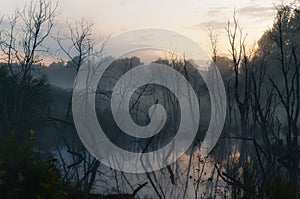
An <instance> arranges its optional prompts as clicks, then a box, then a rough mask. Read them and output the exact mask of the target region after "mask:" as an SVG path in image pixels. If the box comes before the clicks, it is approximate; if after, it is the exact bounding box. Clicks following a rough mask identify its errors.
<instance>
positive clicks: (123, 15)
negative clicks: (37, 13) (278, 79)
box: [0, 0, 294, 54]
mask: <svg viewBox="0 0 300 199" xmlns="http://www.w3.org/2000/svg"><path fill="white" fill-rule="evenodd" d="M293 1H294V0H283V1H282V0H222V1H221V0H209V1H204V0H84V1H83V0H59V6H58V12H59V15H58V16H57V22H58V23H57V24H58V29H63V27H64V26H65V24H66V21H69V22H73V21H76V20H81V19H82V18H83V17H84V19H86V20H88V21H91V22H93V23H94V24H95V25H94V34H95V35H96V37H99V38H105V37H108V36H109V35H114V34H117V33H119V32H122V31H127V30H131V29H136V28H142V27H158V28H167V29H171V30H174V31H177V32H180V33H182V34H185V35H186V36H188V37H190V38H191V39H192V40H194V41H195V42H197V43H198V44H199V45H200V46H202V47H203V48H205V49H207V50H208V49H209V42H208V36H207V33H206V31H205V27H206V26H207V24H213V26H214V27H215V28H217V29H218V32H219V40H220V41H219V49H220V50H219V51H220V53H221V54H227V53H228V50H227V49H228V48H229V46H228V44H227V43H228V42H227V40H226V34H225V33H226V32H225V27H226V26H227V22H228V20H232V15H233V12H234V9H236V10H237V17H238V20H239V24H240V25H241V27H243V30H244V31H245V32H246V33H247V34H248V36H247V44H248V46H253V44H254V43H255V41H257V40H258V39H259V38H260V36H261V35H262V34H263V32H264V31H265V30H267V29H268V28H270V27H271V26H272V22H273V18H274V16H275V13H276V11H275V8H274V5H278V4H281V3H282V2H283V3H287V4H289V3H291V2H293ZM0 2H1V7H0V13H1V14H2V15H5V14H10V13H13V11H14V10H15V8H16V7H18V8H20V9H22V7H23V6H24V2H25V1H24V0H9V1H8V0H0Z"/></svg>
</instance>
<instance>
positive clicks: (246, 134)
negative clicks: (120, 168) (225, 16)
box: [0, 0, 300, 199]
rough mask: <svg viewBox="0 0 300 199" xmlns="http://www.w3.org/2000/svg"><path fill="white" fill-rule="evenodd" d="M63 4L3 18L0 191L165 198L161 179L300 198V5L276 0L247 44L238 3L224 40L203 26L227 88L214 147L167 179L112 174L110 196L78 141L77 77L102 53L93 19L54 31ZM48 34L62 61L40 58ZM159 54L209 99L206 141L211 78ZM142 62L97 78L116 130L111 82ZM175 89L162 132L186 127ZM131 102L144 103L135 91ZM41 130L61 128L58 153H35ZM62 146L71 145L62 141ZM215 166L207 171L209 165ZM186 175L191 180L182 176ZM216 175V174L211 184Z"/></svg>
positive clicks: (140, 118) (120, 62)
mask: <svg viewBox="0 0 300 199" xmlns="http://www.w3.org/2000/svg"><path fill="white" fill-rule="evenodd" d="M57 7H58V4H55V3H53V2H50V1H49V2H48V1H42V0H40V1H37V2H34V1H33V2H31V3H29V4H28V5H27V6H26V7H25V8H24V10H17V11H16V12H15V13H11V15H8V16H4V17H3V18H2V22H1V24H0V27H1V28H0V52H1V53H0V55H1V63H0V197H1V198H102V197H104V196H102V195H109V194H115V195H114V196H111V198H113V197H116V198H118V197H119V198H120V197H121V195H118V194H122V192H123V191H122V188H120V186H121V184H122V183H125V184H128V186H129V187H130V188H131V190H132V192H130V193H129V194H127V195H126V194H123V197H124V198H134V197H139V198H146V195H143V194H139V193H140V192H139V191H140V190H143V189H146V188H148V189H149V190H153V192H154V193H155V196H154V198H166V196H165V194H166V193H165V191H164V190H163V189H162V188H161V186H162V184H164V183H165V184H166V186H168V185H172V186H173V185H177V183H178V184H179V183H180V184H181V185H182V186H181V187H180V188H179V189H178V190H180V192H179V195H178V196H176V198H184V197H187V196H186V195H187V193H186V192H187V189H188V187H189V186H191V187H192V189H193V191H194V192H193V193H192V195H193V197H194V198H218V197H219V198H233V199H235V198H236V199H238V198H245V199H253V198H266V199H282V198H287V199H297V198H300V188H299V187H300V185H299V184H300V182H299V181H300V163H299V162H300V136H299V135H300V132H299V131H300V126H299V125H300V119H299V114H300V71H299V70H300V7H299V5H297V4H293V5H278V6H277V7H275V8H276V10H277V12H276V15H275V16H274V22H273V25H272V27H271V28H269V29H268V30H266V31H265V32H264V34H263V35H262V36H261V38H260V39H259V40H258V42H257V45H256V46H255V47H253V48H252V47H249V46H247V42H246V41H247V37H246V36H247V34H246V33H245V32H244V30H243V29H242V27H241V25H240V24H239V22H238V15H237V12H236V11H235V12H234V14H233V18H232V19H229V22H228V26H227V27H225V29H224V30H225V31H226V33H227V37H226V38H219V36H218V35H219V34H218V31H219V30H218V29H214V27H213V25H212V26H210V27H209V28H208V31H207V32H208V40H209V41H210V44H211V58H212V61H213V62H214V63H215V64H216V65H217V66H218V68H219V70H220V73H221V75H222V78H223V81H224V85H225V88H226V94H227V113H226V122H225V126H224V129H223V132H222V135H221V138H220V140H219V142H218V144H217V145H216V147H215V148H214V150H213V151H212V153H211V154H210V155H209V156H208V157H199V156H197V154H195V153H194V152H195V151H194V150H191V151H192V152H191V153H190V154H189V158H188V162H189V163H188V166H187V169H186V170H184V171H182V173H178V166H177V165H176V164H174V165H171V166H168V167H167V168H164V169H162V170H161V171H159V172H161V173H160V175H163V176H164V180H165V181H163V182H162V181H159V180H157V173H154V172H152V173H147V174H145V177H146V179H147V183H148V184H147V186H146V184H145V183H146V182H141V183H134V184H131V183H132V182H130V180H127V179H126V177H125V176H126V175H125V174H123V173H122V172H121V173H118V174H117V173H116V172H115V171H110V172H111V176H113V177H111V178H113V179H115V181H116V182H115V183H116V184H114V186H115V187H110V186H108V188H107V189H109V187H110V189H109V190H107V191H106V192H105V193H98V191H97V189H96V188H95V183H96V182H97V181H99V180H97V179H98V177H99V176H101V175H104V174H103V173H102V170H101V169H102V167H101V163H100V162H99V161H98V160H97V159H96V158H95V157H93V156H92V155H91V154H89V153H88V152H87V151H86V149H85V148H84V147H83V146H82V145H80V143H79V144H78V143H76V144H74V143H75V142H74V139H77V140H78V136H77V134H76V129H75V126H74V122H73V119H72V108H71V105H72V104H71V102H72V85H73V83H74V80H75V77H76V74H77V72H78V70H79V68H80V66H81V65H82V63H84V62H85V61H86V60H87V59H88V56H89V55H90V54H91V53H95V52H94V48H93V47H94V46H95V45H96V40H95V39H94V34H93V32H92V30H93V23H91V22H89V21H86V20H82V21H78V22H74V23H70V22H68V23H67V27H68V30H67V31H66V32H64V33H61V32H54V28H53V27H54V26H55V25H56V24H55V23H56V17H57V15H58V12H57ZM49 39H52V40H53V42H55V43H56V44H57V46H58V47H59V52H60V54H61V55H63V56H64V57H66V60H61V59H58V60H55V61H54V62H53V63H51V64H50V65H49V66H44V65H43V64H42V63H43V59H44V58H45V57H47V56H51V53H49V52H51V49H49V47H48V46H45V45H46V44H47V42H46V41H47V40H49ZM221 39H222V40H227V41H228V46H229V52H230V55H229V56H227V57H226V56H221V55H220V54H219V49H218V42H219V41H220V40H221ZM104 48H105V46H104ZM97 53H99V52H97ZM100 53H101V52H100ZM153 62H155V63H161V64H165V65H168V66H170V67H173V68H175V69H176V70H177V71H179V72H180V73H181V74H183V75H184V76H185V77H186V78H187V79H188V80H189V82H190V83H191V84H192V86H193V88H194V90H195V91H196V93H197V95H198V97H199V98H200V99H202V103H200V104H201V107H200V109H202V111H204V112H205V113H207V116H204V117H203V118H201V121H200V123H201V124H202V126H201V128H202V129H200V130H199V136H197V138H196V139H195V146H196V145H197V144H200V143H199V140H201V139H203V135H202V130H205V128H206V127H207V125H208V124H209V118H210V117H209V115H210V109H209V108H208V107H209V105H210V100H209V95H208V91H207V88H206V86H205V83H204V81H203V80H202V79H201V76H199V75H197V73H196V72H195V69H194V68H193V66H192V65H191V63H190V61H189V60H185V59H183V58H175V57H168V58H161V59H158V60H153ZM140 64H142V62H141V60H140V59H139V58H138V57H129V58H120V59H117V60H115V61H114V62H113V63H112V66H111V68H110V71H108V72H107V79H105V78H104V79H103V80H102V82H100V84H102V85H106V87H105V88H107V90H105V89H104V90H99V92H98V93H97V97H98V100H99V101H98V103H99V104H100V106H99V107H100V108H98V109H97V111H98V113H101V112H102V113H103V112H104V114H105V115H107V118H104V119H102V122H103V123H105V124H106V125H107V126H108V127H107V129H108V130H109V131H114V126H115V125H114V124H112V125H111V126H110V127H109V124H110V121H112V120H113V119H111V117H112V116H111V113H110V112H109V110H108V109H109V107H110V104H109V99H110V97H111V93H110V92H109V91H108V90H109V89H110V88H111V87H112V86H113V85H114V84H115V83H116V81H117V80H118V78H120V76H121V75H122V74H124V73H125V72H126V71H128V70H129V69H131V68H133V67H135V66H137V65H140ZM102 89H103V86H102ZM160 89H162V90H163V89H164V88H156V87H148V88H147V89H142V91H143V92H146V93H148V94H149V93H151V92H155V91H156V90H158V93H160V94H157V97H158V98H159V100H158V98H157V99H151V100H149V101H147V103H148V104H144V106H145V107H148V106H149V104H153V103H157V101H162V100H165V99H166V98H165V95H164V93H166V92H165V91H164V92H160V91H159V90H160ZM170 95H171V97H169V98H168V100H167V103H166V104H164V106H165V107H166V109H167V110H168V113H169V114H170V115H171V119H170V121H169V122H170V123H169V124H170V128H166V129H164V135H165V139H166V140H168V138H169V137H171V136H172V135H173V131H175V130H176V128H177V127H178V120H176V117H177V116H178V111H179V108H180V107H177V104H176V103H177V101H176V99H175V97H174V96H172V94H170ZM135 99H136V100H137V101H138V100H140V98H139V96H138V95H137V96H136V98H135ZM132 104H134V105H136V104H139V105H140V103H132ZM174 104H176V106H175V105H174ZM140 106H141V105H140ZM140 108H141V107H137V108H136V109H133V110H132V113H131V115H132V116H133V118H134V117H136V119H135V121H136V122H137V123H147V120H148V118H147V116H145V113H141V111H140ZM146 112H147V111H146ZM173 128H174V129H173ZM45 132H46V133H47V135H49V136H50V137H52V135H53V136H54V135H55V136H57V140H56V141H57V142H58V144H57V145H55V146H54V147H53V148H54V149H53V148H52V149H51V151H47V150H39V149H40V148H39V146H40V145H39V143H38V139H37V137H38V136H40V135H41V134H43V133H45ZM66 132H67V133H66ZM169 132H171V133H170V134H169ZM49 139H50V138H49ZM123 141H124V140H122V141H121V142H123ZM119 144H121V143H119ZM62 145H63V146H64V147H65V148H66V154H63V152H62V151H61V149H60V146H62ZM124 147H125V146H124ZM195 148H196V147H195ZM192 149H194V148H193V147H192ZM53 150H55V151H56V152H55V153H53ZM66 156H67V157H68V158H66ZM66 159H69V162H67V161H66ZM193 160H196V163H195V162H194V161H193ZM208 164H209V165H210V167H211V168H212V169H211V173H206V172H203V171H204V168H205V167H206V166H207V165H208ZM179 174H180V176H184V178H183V179H184V180H183V181H180V182H179V181H178V182H177V180H176V179H178V178H179V177H178V176H176V175H179ZM192 174H193V175H192ZM204 175H206V176H210V177H209V178H205V177H204ZM120 179H122V180H123V181H122V183H121V182H119V181H120ZM209 182H213V183H210V185H209V186H208V185H207V184H208V183H209ZM221 182H222V183H221ZM102 183H103V184H105V183H106V182H102ZM118 183H120V184H118ZM142 183H144V184H142ZM202 184H205V185H206V186H205V190H204V191H203V189H200V187H201V185H202ZM141 185H143V186H141ZM145 186H146V187H145ZM170 187H171V186H170ZM170 189H172V188H170ZM127 193H128V192H127ZM149 197H150V196H149ZM149 197H148V198H149ZM172 197H174V198H175V196H172ZM106 198H109V196H106Z"/></svg>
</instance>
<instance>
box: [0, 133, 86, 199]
mask: <svg viewBox="0 0 300 199" xmlns="http://www.w3.org/2000/svg"><path fill="white" fill-rule="evenodd" d="M33 139H34V132H33V131H31V132H30V136H29V137H28V139H27V140H26V141H22V142H21V141H17V139H16V137H15V136H14V135H10V136H8V137H5V138H4V139H2V140H1V143H0V163H1V164H0V195H1V198H45V199H46V198H58V199H59V198H74V197H73V196H74V195H73V194H74V193H75V194H77V195H79V196H83V194H82V192H81V191H80V189H78V188H75V187H74V186H72V185H71V184H70V183H67V182H64V181H63V180H62V178H61V176H60V173H59V170H58V169H57V166H56V165H57V162H56V159H54V158H52V157H51V156H50V157H49V156H48V157H46V156H42V155H41V154H40V153H38V152H35V151H34V149H33V147H32V144H33V143H32V142H33Z"/></svg>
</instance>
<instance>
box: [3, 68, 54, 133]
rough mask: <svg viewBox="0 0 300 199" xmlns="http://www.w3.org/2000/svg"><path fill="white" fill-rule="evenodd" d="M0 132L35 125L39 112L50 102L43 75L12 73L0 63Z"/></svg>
mask: <svg viewBox="0 0 300 199" xmlns="http://www.w3.org/2000/svg"><path fill="white" fill-rule="evenodd" d="M0 93H1V95H0V115H1V120H0V132H1V133H2V134H3V133H5V134H9V133H11V132H15V133H17V132H28V131H29V130H30V129H32V128H36V127H37V125H38V124H39V122H37V121H38V120H40V118H41V115H45V112H46V111H47V109H48V106H49V104H50V102H51V101H50V97H49V94H48V93H49V85H48V83H47V78H46V77H44V76H42V77H39V78H34V77H33V76H31V75H27V76H26V80H21V79H20V78H19V77H18V76H13V75H11V73H10V72H9V69H8V67H7V66H6V65H5V64H0Z"/></svg>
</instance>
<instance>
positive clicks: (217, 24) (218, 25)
mask: <svg viewBox="0 0 300 199" xmlns="http://www.w3.org/2000/svg"><path fill="white" fill-rule="evenodd" d="M227 23H228V22H227V21H208V22H202V23H199V24H196V25H193V26H190V27H189V28H190V29H203V30H205V29H206V28H207V27H208V26H211V27H213V28H214V29H224V28H225V27H226V26H227Z"/></svg>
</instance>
